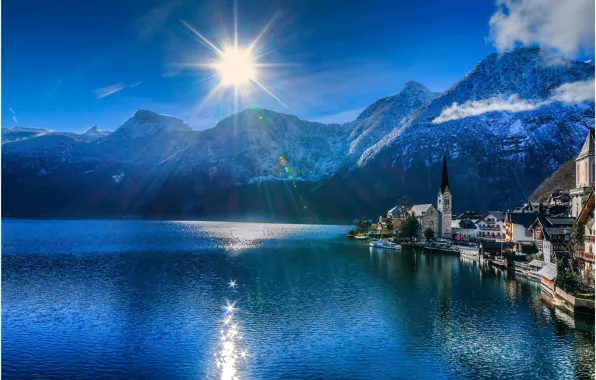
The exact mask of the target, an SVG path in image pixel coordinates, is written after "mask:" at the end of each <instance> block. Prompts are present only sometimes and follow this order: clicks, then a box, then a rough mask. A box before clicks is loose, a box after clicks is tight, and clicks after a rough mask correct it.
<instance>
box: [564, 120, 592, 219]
mask: <svg viewBox="0 0 596 380" xmlns="http://www.w3.org/2000/svg"><path fill="white" fill-rule="evenodd" d="M594 170H595V165H594V130H593V129H590V132H589V133H588V136H587V137H586V140H585V141H584V145H583V146H582V149H581V151H580V152H579V154H578V155H577V157H576V158H575V189H572V190H571V191H570V192H569V195H570V196H571V216H573V217H578V216H579V214H580V212H581V211H582V209H583V207H584V203H585V200H586V199H587V195H588V194H589V193H590V190H591V188H593V187H594Z"/></svg>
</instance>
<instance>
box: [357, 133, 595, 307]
mask: <svg viewBox="0 0 596 380" xmlns="http://www.w3.org/2000/svg"><path fill="white" fill-rule="evenodd" d="M594 172H595V158H594V130H590V132H589V133H588V136H587V137H586V139H585V142H584V144H583V146H582V148H581V151H580V152H579V154H578V155H577V157H576V158H575V187H574V188H570V189H557V190H556V191H554V192H553V193H551V194H550V197H549V200H548V201H545V202H533V201H528V202H526V203H525V204H523V205H520V206H519V207H516V208H515V209H513V210H505V211H486V212H484V213H478V212H476V211H465V212H464V213H461V214H459V215H454V214H452V210H453V203H452V198H453V195H454V194H452V192H451V189H450V187H449V175H448V164H447V154H446V153H445V154H444V157H443V169H442V176H441V184H440V187H439V191H438V196H437V205H436V207H435V206H433V205H432V204H430V203H428V204H415V205H403V204H402V205H398V206H395V207H393V208H391V209H390V210H388V211H387V213H386V214H385V215H381V216H379V218H378V220H377V221H376V222H374V221H368V222H367V221H364V220H360V221H356V223H355V224H356V229H355V230H352V231H350V232H349V233H348V235H347V236H348V237H354V238H356V239H369V238H378V239H381V241H391V242H394V243H392V244H395V243H399V245H400V246H401V247H417V248H422V249H426V250H430V251H434V252H437V253H443V254H457V255H460V257H462V258H466V259H471V260H475V261H478V263H479V264H481V265H493V266H497V267H501V268H503V269H505V270H513V271H515V272H516V273H519V274H521V275H523V276H526V277H528V278H529V279H531V280H533V281H536V282H538V283H540V286H541V291H542V295H543V299H546V300H547V301H549V302H551V303H552V304H553V305H555V306H557V307H559V308H561V309H563V310H565V311H567V312H570V313H590V314H593V313H594V253H595V232H594V231H595V230H596V224H595V221H594V174H595V173H594ZM371 245H372V244H371Z"/></svg>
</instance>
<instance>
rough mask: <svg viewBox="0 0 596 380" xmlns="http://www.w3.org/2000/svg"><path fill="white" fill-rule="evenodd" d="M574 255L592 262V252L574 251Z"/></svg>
mask: <svg viewBox="0 0 596 380" xmlns="http://www.w3.org/2000/svg"><path fill="white" fill-rule="evenodd" d="M575 257H579V258H580V259H584V260H586V261H590V262H592V263H593V262H594V254H593V253H589V252H582V251H579V252H575Z"/></svg>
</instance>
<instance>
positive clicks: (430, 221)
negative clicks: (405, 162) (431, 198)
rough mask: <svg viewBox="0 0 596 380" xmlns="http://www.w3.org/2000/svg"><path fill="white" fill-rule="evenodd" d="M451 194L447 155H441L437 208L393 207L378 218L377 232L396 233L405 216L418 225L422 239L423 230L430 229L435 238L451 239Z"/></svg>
mask: <svg viewBox="0 0 596 380" xmlns="http://www.w3.org/2000/svg"><path fill="white" fill-rule="evenodd" d="M451 201H452V194H451V189H450V188H449V174H448V171H447V153H446V152H445V153H444V154H443V170H442V173H441V185H440V186H439V192H438V195H437V207H436V208H435V207H434V206H433V205H432V204H430V203H425V204H417V205H413V206H411V207H410V208H408V209H406V208H405V207H398V206H396V207H393V208H392V209H391V210H389V211H387V213H386V214H385V215H382V216H380V217H379V221H378V223H377V231H378V232H379V234H381V235H391V234H393V233H395V232H396V231H397V229H398V228H399V225H400V223H401V222H402V221H403V220H405V217H406V216H407V215H411V216H413V217H414V218H416V220H417V221H418V224H419V225H420V235H419V237H422V235H423V234H424V230H426V229H428V228H430V229H432V230H433V231H434V232H435V236H437V237H443V238H448V239H451V238H452V237H453V235H452V226H451V222H452V219H453V215H452V214H451V212H452V209H453V204H452V203H451Z"/></svg>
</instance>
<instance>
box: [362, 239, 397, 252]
mask: <svg viewBox="0 0 596 380" xmlns="http://www.w3.org/2000/svg"><path fill="white" fill-rule="evenodd" d="M369 245H370V246H371V247H373V248H383V249H393V250H396V249H401V246H400V245H399V244H396V243H392V242H390V241H387V240H383V239H381V240H374V241H371V242H370V243H369Z"/></svg>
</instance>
